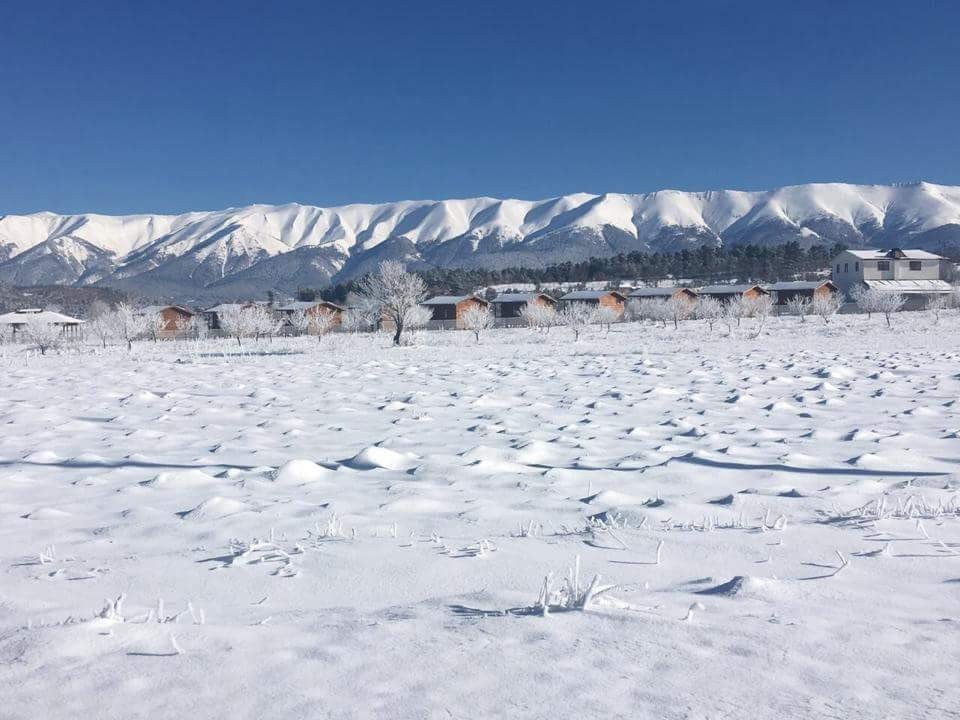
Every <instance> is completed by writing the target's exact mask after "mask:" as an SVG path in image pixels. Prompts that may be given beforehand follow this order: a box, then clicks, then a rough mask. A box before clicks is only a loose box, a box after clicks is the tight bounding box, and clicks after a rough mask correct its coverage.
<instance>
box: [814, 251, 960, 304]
mask: <svg viewBox="0 0 960 720" xmlns="http://www.w3.org/2000/svg"><path fill="white" fill-rule="evenodd" d="M831 271H832V276H833V282H834V283H835V284H836V286H837V287H838V288H840V290H841V291H843V292H844V293H846V294H847V295H849V294H850V292H851V291H852V290H853V289H854V288H855V287H858V286H859V287H869V288H873V289H875V290H880V291H883V292H891V293H897V294H900V295H904V296H906V297H907V299H908V301H909V300H911V299H913V302H914V304H916V303H918V302H920V301H921V299H923V298H925V297H926V296H929V295H945V294H947V293H949V292H950V291H951V287H950V284H949V283H948V282H947V281H946V280H945V279H944V275H945V272H946V262H945V260H944V258H942V257H940V256H939V255H934V254H933V253H930V252H927V251H926V250H901V249H900V248H893V250H844V251H843V252H841V253H839V254H838V255H837V256H836V257H835V258H834V259H833V263H832V267H831Z"/></svg>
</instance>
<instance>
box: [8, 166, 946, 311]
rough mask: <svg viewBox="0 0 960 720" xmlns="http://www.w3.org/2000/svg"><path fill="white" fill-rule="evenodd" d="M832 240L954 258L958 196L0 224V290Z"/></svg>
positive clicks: (224, 284) (928, 189)
mask: <svg viewBox="0 0 960 720" xmlns="http://www.w3.org/2000/svg"><path fill="white" fill-rule="evenodd" d="M790 241H797V242H800V243H801V244H803V245H804V246H809V245H813V244H818V243H819V244H832V243H835V242H843V243H845V244H847V245H849V246H851V247H864V246H879V247H891V246H893V245H903V246H908V245H909V246H913V247H923V248H927V249H932V250H939V249H942V248H954V249H957V248H960V188H957V187H949V186H942V185H933V184H930V183H917V184H913V185H894V186H886V185H847V184H840V183H830V184H810V185H796V186H791V187H784V188H779V189H777V190H771V191H763V192H743V191H734V190H721V191H710V192H697V193H691V192H679V191H674V190H664V191H660V192H654V193H647V194H642V195H626V194H618V193H607V194H603V195H590V194H586V193H578V194H573V195H564V196H561V197H557V198H551V199H548V200H540V201H526V200H513V199H507V200H501V199H496V198H487V197H480V198H472V199H463V200H443V201H432V200H424V201H403V202H395V203H384V204H380V205H346V206H342V207H332V208H319V207H312V206H307V205H297V204H290V205H279V206H271V205H252V206H250V207H245V208H231V209H227V210H220V211H214V212H191V213H185V214H183V215H176V216H172V215H133V216H124V217H111V216H106V215H93V214H91V215H68V216H60V215H55V214H53V213H48V212H43V213H36V214H34V215H26V216H13V215H7V216H2V217H0V282H8V283H12V284H28V283H40V282H43V283H61V284H92V283H99V284H104V285H111V286H118V287H124V288H128V289H133V290H136V291H138V292H140V293H142V294H147V295H156V296H169V297H178V298H181V299H201V298H209V299H214V298H227V297H238V296H244V295H250V294H254V293H262V292H264V291H266V290H268V289H280V290H288V291H289V290H292V289H295V288H297V287H303V286H322V285H325V284H329V283H331V282H338V281H342V280H346V279H349V278H352V277H356V276H358V275H361V274H363V273H364V272H367V271H369V270H370V269H372V268H373V267H375V266H376V264H377V263H378V262H379V261H381V260H383V259H401V260H403V261H405V262H408V263H410V264H412V265H413V266H415V267H416V266H442V267H501V268H502V267H511V266H523V265H525V266H544V265H549V264H554V263H558V262H564V261H579V260H584V259H586V258H589V257H596V256H609V255H613V254H616V253H620V252H630V251H647V252H652V251H662V252H669V251H677V250H682V249H687V248H696V247H699V246H701V245H711V246H719V245H736V244H742V243H751V244H779V243H785V242H790Z"/></svg>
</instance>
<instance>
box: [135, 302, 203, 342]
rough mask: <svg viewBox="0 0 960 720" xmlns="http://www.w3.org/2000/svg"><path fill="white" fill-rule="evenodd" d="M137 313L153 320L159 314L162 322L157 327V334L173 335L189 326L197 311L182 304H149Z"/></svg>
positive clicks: (163, 335) (162, 335)
mask: <svg viewBox="0 0 960 720" xmlns="http://www.w3.org/2000/svg"><path fill="white" fill-rule="evenodd" d="M137 315H140V316H142V317H146V318H149V319H150V321H151V322H153V319H154V318H155V317H156V316H157V315H159V316H160V318H161V323H162V324H161V325H160V326H159V327H158V328H157V334H158V335H160V336H161V337H173V336H174V335H176V334H177V333H181V332H183V331H184V330H185V329H186V328H187V327H189V324H190V321H191V320H193V317H194V315H195V313H194V312H193V310H190V309H189V308H185V307H183V306H182V305H147V306H146V307H143V308H140V309H139V310H138V311H137Z"/></svg>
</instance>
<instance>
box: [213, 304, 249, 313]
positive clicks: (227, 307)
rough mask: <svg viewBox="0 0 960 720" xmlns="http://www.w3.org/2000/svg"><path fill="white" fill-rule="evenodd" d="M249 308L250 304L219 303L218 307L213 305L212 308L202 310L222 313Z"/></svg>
mask: <svg viewBox="0 0 960 720" xmlns="http://www.w3.org/2000/svg"><path fill="white" fill-rule="evenodd" d="M249 306H250V303H220V304H219V305H214V306H213V307H212V308H207V309H206V310H204V312H208V313H222V312H226V311H228V310H233V309H234V308H245V307H249Z"/></svg>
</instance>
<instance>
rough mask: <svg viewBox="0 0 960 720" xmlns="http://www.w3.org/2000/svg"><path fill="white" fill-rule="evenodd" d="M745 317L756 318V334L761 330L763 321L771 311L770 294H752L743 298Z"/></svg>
mask: <svg viewBox="0 0 960 720" xmlns="http://www.w3.org/2000/svg"><path fill="white" fill-rule="evenodd" d="M743 305H744V309H745V311H746V312H745V315H746V317H752V318H756V320H757V334H758V335H759V334H760V332H761V331H762V330H763V326H764V323H766V322H767V318H768V317H770V313H772V312H773V305H774V300H773V296H772V295H753V296H750V297H744V298H743Z"/></svg>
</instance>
